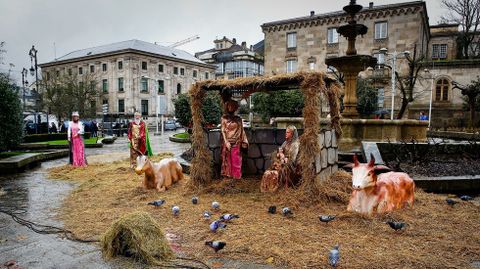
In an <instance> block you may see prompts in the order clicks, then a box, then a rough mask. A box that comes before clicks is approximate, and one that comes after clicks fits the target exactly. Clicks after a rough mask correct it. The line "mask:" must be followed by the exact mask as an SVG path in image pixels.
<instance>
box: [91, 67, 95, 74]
mask: <svg viewBox="0 0 480 269" xmlns="http://www.w3.org/2000/svg"><path fill="white" fill-rule="evenodd" d="M90 73H95V65H90Z"/></svg>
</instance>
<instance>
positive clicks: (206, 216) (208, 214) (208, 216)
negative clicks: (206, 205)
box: [203, 211, 212, 219]
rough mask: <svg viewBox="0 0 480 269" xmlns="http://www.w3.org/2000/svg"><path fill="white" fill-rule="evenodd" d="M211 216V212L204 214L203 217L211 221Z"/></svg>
mask: <svg viewBox="0 0 480 269" xmlns="http://www.w3.org/2000/svg"><path fill="white" fill-rule="evenodd" d="M211 216H212V214H211V213H210V212H208V211H205V212H203V217H204V218H205V219H210V217H211Z"/></svg>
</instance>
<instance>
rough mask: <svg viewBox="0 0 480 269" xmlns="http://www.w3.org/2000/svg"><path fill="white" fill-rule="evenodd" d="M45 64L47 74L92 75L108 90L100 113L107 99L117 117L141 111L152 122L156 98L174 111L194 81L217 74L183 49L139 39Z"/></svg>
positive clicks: (111, 110) (79, 51) (74, 54)
mask: <svg viewBox="0 0 480 269" xmlns="http://www.w3.org/2000/svg"><path fill="white" fill-rule="evenodd" d="M40 67H41V68H42V74H43V77H44V78H45V79H47V80H48V79H49V78H50V77H52V76H61V75H71V74H74V75H78V76H79V77H80V78H81V77H82V76H86V75H92V76H93V77H94V78H95V81H96V85H97V87H100V89H101V91H102V92H103V95H102V97H101V100H99V102H97V111H98V112H97V115H98V116H99V117H100V116H101V115H102V112H101V111H102V109H101V105H102V104H108V105H109V106H108V114H109V115H112V116H113V117H114V118H117V119H122V118H126V117H131V116H132V115H133V113H134V112H135V111H139V112H141V113H142V115H143V117H144V118H145V119H147V120H149V122H153V121H154V120H155V114H156V108H157V107H156V106H157V100H165V103H164V104H165V106H164V107H165V108H166V114H167V115H173V113H174V106H173V102H172V100H173V99H174V98H175V97H176V96H177V95H178V94H180V93H186V92H188V90H189V89H190V85H192V84H193V83H194V82H195V81H198V80H204V79H211V78H213V75H214V73H213V71H214V70H215V66H212V65H209V64H206V63H204V62H202V61H201V60H199V59H197V58H195V57H194V56H193V55H191V54H189V53H187V52H185V51H183V50H178V49H173V48H169V47H164V46H160V45H156V44H152V43H148V42H144V41H141V40H135V39H134V40H128V41H123V42H118V43H113V44H108V45H102V46H98V47H94V48H88V49H81V50H77V51H73V52H71V53H68V54H66V55H64V56H62V57H60V58H58V59H56V60H55V61H51V62H48V63H43V64H40ZM157 96H163V97H162V98H157ZM160 102H162V101H160ZM162 107H163V105H162ZM149 117H150V119H149Z"/></svg>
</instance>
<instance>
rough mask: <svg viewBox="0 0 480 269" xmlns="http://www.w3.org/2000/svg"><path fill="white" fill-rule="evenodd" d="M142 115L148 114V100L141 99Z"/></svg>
mask: <svg viewBox="0 0 480 269" xmlns="http://www.w3.org/2000/svg"><path fill="white" fill-rule="evenodd" d="M142 116H148V100H142Z"/></svg>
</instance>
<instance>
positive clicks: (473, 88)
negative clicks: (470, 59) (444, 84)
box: [452, 76, 480, 129]
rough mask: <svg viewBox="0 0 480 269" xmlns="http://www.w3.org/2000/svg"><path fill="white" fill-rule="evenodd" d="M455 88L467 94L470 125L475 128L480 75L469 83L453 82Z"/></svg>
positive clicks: (464, 94) (479, 95)
mask: <svg viewBox="0 0 480 269" xmlns="http://www.w3.org/2000/svg"><path fill="white" fill-rule="evenodd" d="M452 84H453V88H457V89H459V90H460V91H461V93H462V95H463V96H465V99H466V100H465V101H466V102H467V104H468V109H469V110H470V123H469V127H470V128H471V129H473V128H474V124H475V104H476V102H477V98H478V97H480V77H478V76H477V79H476V80H472V81H471V82H470V84H468V85H461V84H459V83H457V82H455V81H453V82H452Z"/></svg>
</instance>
